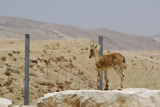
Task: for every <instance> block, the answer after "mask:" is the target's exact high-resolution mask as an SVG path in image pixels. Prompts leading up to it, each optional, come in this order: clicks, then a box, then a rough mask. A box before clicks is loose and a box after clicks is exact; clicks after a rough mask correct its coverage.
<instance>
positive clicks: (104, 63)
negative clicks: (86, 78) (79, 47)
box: [89, 44, 125, 90]
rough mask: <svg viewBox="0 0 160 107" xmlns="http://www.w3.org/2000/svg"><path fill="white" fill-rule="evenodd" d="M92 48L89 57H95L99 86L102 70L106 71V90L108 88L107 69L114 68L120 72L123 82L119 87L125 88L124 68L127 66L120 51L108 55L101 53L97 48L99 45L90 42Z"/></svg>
mask: <svg viewBox="0 0 160 107" xmlns="http://www.w3.org/2000/svg"><path fill="white" fill-rule="evenodd" d="M90 46H91V50H90V55H89V58H92V57H95V61H96V63H95V65H96V67H97V70H98V81H97V88H98V87H99V80H100V71H104V78H105V82H106V87H105V90H108V82H109V81H108V78H107V70H108V69H110V68H114V70H115V71H116V72H117V73H118V74H119V76H120V79H121V82H120V87H119V88H118V89H119V90H121V89H122V88H123V80H124V75H123V68H124V67H125V58H124V56H122V55H121V54H120V53H112V54H108V55H102V56H100V55H99V52H98V50H97V45H96V46H94V44H93V45H92V44H90Z"/></svg>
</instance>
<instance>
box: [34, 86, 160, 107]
mask: <svg viewBox="0 0 160 107" xmlns="http://www.w3.org/2000/svg"><path fill="white" fill-rule="evenodd" d="M37 106H38V107H159V106H160V90H148V89H143V88H142V89H141V88H140V89H138V88H137V89H133V88H128V89H123V90H122V91H119V90H111V91H99V90H69V91H62V92H54V93H49V94H46V95H44V97H42V98H40V99H39V101H38V102H37Z"/></svg>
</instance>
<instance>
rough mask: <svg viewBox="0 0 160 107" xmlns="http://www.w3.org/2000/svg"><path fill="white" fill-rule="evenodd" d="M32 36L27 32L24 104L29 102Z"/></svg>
mask: <svg viewBox="0 0 160 107" xmlns="http://www.w3.org/2000/svg"><path fill="white" fill-rule="evenodd" d="M29 45H30V36H29V34H25V88H24V105H28V104H29V50H30V49H29V47H30V46H29Z"/></svg>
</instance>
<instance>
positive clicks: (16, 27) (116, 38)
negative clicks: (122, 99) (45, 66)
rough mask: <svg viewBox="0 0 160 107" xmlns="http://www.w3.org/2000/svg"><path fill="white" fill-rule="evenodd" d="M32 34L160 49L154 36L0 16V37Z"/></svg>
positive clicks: (106, 45) (37, 37) (109, 45)
mask: <svg viewBox="0 0 160 107" xmlns="http://www.w3.org/2000/svg"><path fill="white" fill-rule="evenodd" d="M24 34H30V35H31V40H53V39H54V40H55V39H56V40H59V39H60V40H66V39H70V38H88V39H90V40H92V41H95V42H97V40H98V36H99V35H103V36H104V48H105V49H114V50H116V49H118V50H119V49H121V50H159V49H160V42H159V41H157V40H155V39H154V38H152V37H145V36H138V35H132V34H126V33H122V32H117V31H113V30H109V29H104V28H101V29H92V30H91V29H84V28H79V27H74V26H69V25H62V24H50V23H43V22H38V21H33V20H28V19H22V18H15V17H7V16H0V37H7V38H8V37H9V38H24Z"/></svg>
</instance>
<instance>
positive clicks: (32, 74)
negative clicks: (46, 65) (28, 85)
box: [29, 72, 37, 77]
mask: <svg viewBox="0 0 160 107" xmlns="http://www.w3.org/2000/svg"><path fill="white" fill-rule="evenodd" d="M29 75H30V76H34V77H37V75H36V74H35V73H33V72H30V73H29Z"/></svg>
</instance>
